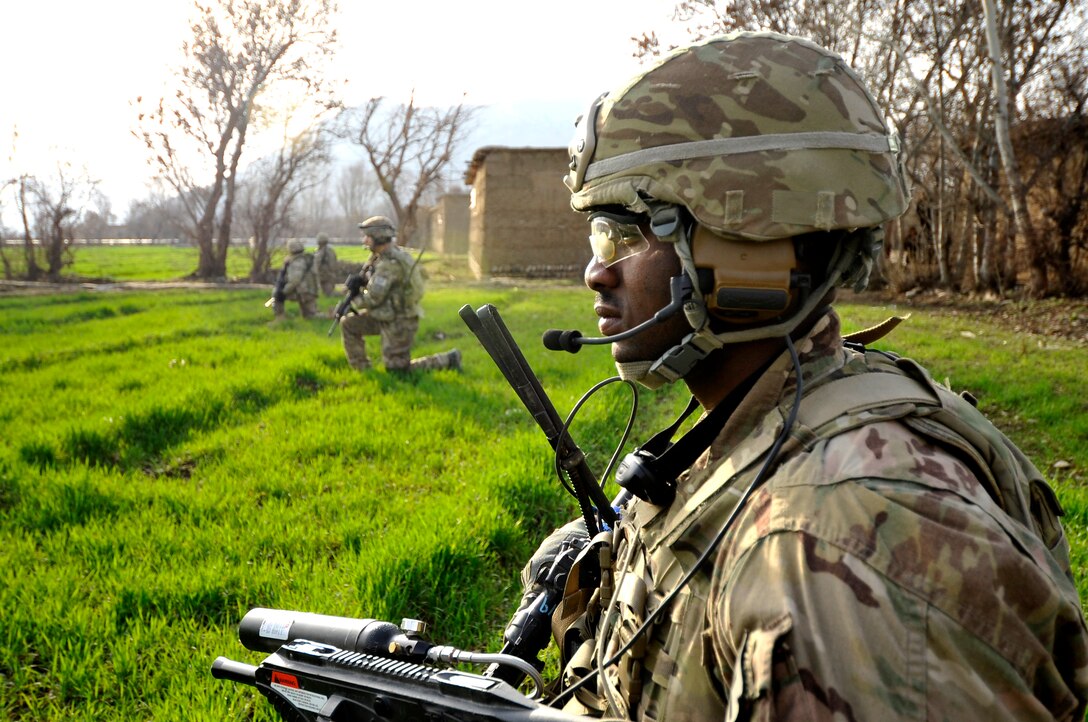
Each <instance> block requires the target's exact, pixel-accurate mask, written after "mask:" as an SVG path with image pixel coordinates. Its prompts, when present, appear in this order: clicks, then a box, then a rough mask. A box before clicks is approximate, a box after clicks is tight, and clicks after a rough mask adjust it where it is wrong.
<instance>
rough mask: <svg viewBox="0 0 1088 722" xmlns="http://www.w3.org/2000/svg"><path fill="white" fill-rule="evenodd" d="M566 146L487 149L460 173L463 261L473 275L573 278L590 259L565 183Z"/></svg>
mask: <svg viewBox="0 0 1088 722" xmlns="http://www.w3.org/2000/svg"><path fill="white" fill-rule="evenodd" d="M568 163H569V158H568V156H567V150H566V149H565V148H506V147H500V146H487V147H483V148H480V149H479V150H477V151H476V153H475V154H474V155H473V158H472V162H471V163H470V164H469V167H468V170H467V171H466V173H465V183H467V184H468V185H469V186H471V187H472V191H471V193H470V202H469V232H468V262H469V268H470V269H471V271H472V273H473V275H475V276H476V278H487V277H491V276H522V277H534V278H577V277H579V276H581V274H582V271H583V269H584V268H585V265H586V263H587V262H588V261H589V255H590V250H589V243H588V241H587V240H586V237H587V235H588V233H589V229H588V226H587V225H586V222H585V218H584V216H582V215H581V214H579V213H576V212H575V211H573V210H571V207H570V192H569V191H568V190H567V188H566V186H564V185H563V175H564V174H565V173H566V172H567V166H568Z"/></svg>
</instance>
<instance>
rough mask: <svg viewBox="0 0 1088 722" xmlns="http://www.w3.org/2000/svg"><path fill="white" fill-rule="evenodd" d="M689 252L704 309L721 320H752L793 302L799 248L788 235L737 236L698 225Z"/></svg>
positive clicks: (778, 311) (779, 312)
mask: <svg viewBox="0 0 1088 722" xmlns="http://www.w3.org/2000/svg"><path fill="white" fill-rule="evenodd" d="M691 251H692V259H693V261H694V263H695V269H696V273H697V274H698V276H699V285H700V290H701V292H702V293H703V299H704V301H705V303H706V307H707V310H708V311H709V312H710V314H711V316H713V317H714V318H716V319H718V320H719V321H725V322H727V323H732V324H742V325H751V324H755V323H761V322H763V321H769V320H771V319H774V318H778V317H780V316H782V315H783V314H784V313H786V312H787V311H788V310H789V309H790V308H791V307H793V306H794V301H795V300H796V298H797V293H796V289H795V281H796V278H797V273H796V272H797V253H796V251H795V249H794V245H793V240H792V239H789V238H778V239H773V240H769V241H759V242H756V241H738V240H733V239H729V238H724V237H723V236H719V235H717V234H715V233H713V232H712V231H710V230H708V229H707V228H706V227H704V226H701V225H697V226H696V228H695V232H694V234H693V237H692V241H691Z"/></svg>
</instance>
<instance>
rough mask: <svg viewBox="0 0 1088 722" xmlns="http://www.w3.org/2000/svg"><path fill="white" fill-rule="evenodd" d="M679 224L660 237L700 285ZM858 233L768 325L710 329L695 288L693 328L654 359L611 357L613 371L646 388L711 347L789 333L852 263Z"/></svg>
mask: <svg viewBox="0 0 1088 722" xmlns="http://www.w3.org/2000/svg"><path fill="white" fill-rule="evenodd" d="M683 225H684V224H682V223H680V224H678V226H677V227H676V228H675V229H673V232H672V233H671V234H669V236H668V237H663V238H662V237H660V236H659V239H660V240H662V241H666V242H672V243H674V246H673V247H674V248H675V249H676V255H677V256H679V258H680V265H681V267H682V268H683V270H684V273H685V274H686V275H688V276H689V277H691V279H692V282H693V284H694V285H693V287H694V288H695V289H699V283H698V275H697V273H696V271H695V263H694V261H693V260H692V257H691V244H690V241H689V238H690V235H689V233H688V231H687V229H685V228H684V227H683ZM861 242H862V241H861V238H860V236H859V235H858V234H851V235H850V236H849V237H848V238H847V240H846V242H844V243H842V244H840V245H839V247H838V249H837V250H836V252H835V256H834V258H833V259H832V261H831V265H830V268H829V271H828V274H827V278H826V279H825V280H824V282H823V283H821V284H820V285H819V286H818V287H817V288H815V289H813V291H812V293H810V294H809V295H808V298H807V299H806V300H805V303H804V304H803V305H802V306H801V307H800V308H798V309H797V310H796V311H795V312H794V313H793V314H792V315H790V317H789V318H787V319H785V320H783V321H780V322H778V323H776V324H773V325H770V326H755V327H752V328H744V329H738V330H736V331H723V332H722V333H713V332H712V331H711V330H710V325H709V323H708V320H709V314H708V312H707V309H706V303H705V302H704V301H703V296H702V293H701V292H700V291H699V290H696V291H695V293H694V294H693V295H692V298H691V299H690V300H689V301H688V302H686V303H685V304H684V315H685V317H686V318H687V321H688V324H689V325H691V327H692V329H693V331H692V332H691V333H689V334H688V335H687V336H685V337H684V338H683V339H682V340H681V341H680V343H679V344H677V345H675V346H673V347H672V348H670V349H669V350H667V351H665V353H663V354H662V355H661V356H659V357H658V358H657V359H656V360H654V361H628V362H620V361H617V362H616V371H617V372H618V373H619V376H620V378H621V379H623V380H625V381H637V382H638V383H640V384H642V385H643V386H645V387H646V388H649V389H657V388H660V387H662V386H664V385H665V384H667V383H672V382H673V381H677V380H679V379H682V378H684V376H686V375H687V374H688V373H689V372H690V371H691V370H692V369H693V368H695V366H696V364H698V363H699V362H700V361H702V360H703V359H704V358H706V357H707V356H708V355H709V354H710V353H711V352H712V351H714V350H716V349H719V348H721V347H722V346H725V345H726V344H735V343H744V342H747V341H756V340H760V339H765V338H779V337H784V336H789V335H790V334H791V333H792V332H793V331H794V330H795V329H796V328H797V326H798V325H800V323H801V322H802V321H803V320H805V319H806V318H807V317H808V316H809V314H811V313H812V312H813V311H815V310H816V307H817V306H819V305H820V303H821V302H822V301H823V299H824V296H826V295H827V293H828V292H829V291H830V290H831V289H832V288H834V287H835V286H836V285H837V284H838V283H839V280H840V279H841V278H842V275H843V273H844V272H845V271H846V269H847V267H848V266H850V265H851V264H852V263H853V262H854V257H855V256H856V255H857V253H858V246H859V244H860V243H861Z"/></svg>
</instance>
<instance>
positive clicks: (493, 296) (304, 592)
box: [0, 264, 1088, 721]
mask: <svg viewBox="0 0 1088 722" xmlns="http://www.w3.org/2000/svg"><path fill="white" fill-rule="evenodd" d="M436 265H440V264H436ZM159 274H160V275H159V276H157V277H159V278H161V277H162V275H161V271H160V272H159ZM88 275H91V274H88ZM99 275H102V274H99ZM266 298H267V293H266V292H264V291H261V290H232V291H158V292H126V293H118V292H113V293H94V292H81V293H73V294H65V295H53V296H25V297H12V296H0V345H2V347H0V384H2V386H0V388H3V394H2V396H0V425H2V427H3V429H4V445H3V447H2V454H0V569H2V570H3V572H2V574H3V578H2V584H0V614H2V615H3V619H4V624H3V626H2V631H0V683H2V687H0V716H6V718H8V719H20V720H21V719H26V720H70V719H71V720H151V719H153V720H158V721H161V720H192V719H208V720H211V719H215V720H243V719H244V720H272V719H275V717H274V714H273V711H272V708H271V706H270V705H268V704H267V702H266V701H265V700H264V699H263V698H262V697H260V696H259V695H258V694H257V693H256V692H255V690H252V689H250V688H243V687H241V686H239V685H235V684H231V683H227V682H221V681H218V680H214V679H212V678H211V676H210V674H209V671H208V670H209V667H210V664H211V662H212V660H213V659H214V658H215V657H216V656H219V655H226V656H229V657H232V658H235V659H239V660H242V661H247V662H250V663H256V662H257V661H258V660H259V659H260V658H261V655H259V654H254V653H250V652H247V651H246V650H244V649H243V648H242V647H241V645H240V644H239V643H238V641H237V638H236V636H235V631H234V627H235V625H236V624H237V622H238V620H239V619H241V617H242V615H243V614H244V613H245V612H246V611H247V610H248V609H250V608H252V607H256V606H265V607H276V608H289V609H299V610H305V611H312V612H319V613H323V614H333V615H344V616H352V617H373V618H378V619H387V620H391V621H394V622H398V621H399V620H400V618H401V617H415V618H419V619H423V620H425V621H427V622H428V623H430V624H431V633H430V636H431V637H432V638H433V639H435V640H438V641H441V642H444V643H449V644H454V645H457V646H461V647H462V648H469V649H484V648H487V649H492V650H493V649H496V648H497V647H498V646H499V641H500V640H499V635H500V633H501V629H502V627H503V624H504V623H505V621H506V619H507V617H508V615H509V614H510V612H511V611H512V607H513V605H514V603H515V601H516V597H517V594H518V589H517V573H518V570H519V569H520V568H521V565H522V564H523V563H524V561H525V559H526V558H527V557H528V555H529V554H530V553H531V551H532V550H533V549H534V548H535V545H536V542H537V541H538V540H539V538H540V537H541V536H542V535H543V534H544V533H546V532H547V531H549V530H550V529H551V528H552V527H553V526H555V525H557V524H560V523H562V522H564V521H566V520H567V519H569V518H572V517H573V516H574V515H575V514H576V513H577V509H576V506H575V504H574V503H573V501H572V500H571V499H570V498H569V497H567V496H565V495H564V493H563V492H562V490H561V489H560V486H559V484H558V482H557V481H555V479H554V474H553V472H552V470H551V467H552V460H551V454H550V448H549V447H548V445H547V442H546V441H545V439H544V437H543V435H542V434H541V433H540V432H539V430H538V429H537V427H536V426H535V424H534V423H533V422H532V420H531V419H530V418H529V416H528V414H527V413H526V412H525V410H524V408H523V407H522V406H521V405H520V402H519V401H518V400H517V397H516V396H515V394H514V392H513V391H512V390H511V389H510V388H509V387H508V386H507V385H506V383H505V381H504V380H503V379H502V377H501V375H500V374H499V372H498V370H497V369H496V368H495V366H494V364H493V363H492V362H491V360H490V358H489V357H488V356H487V355H486V353H485V352H484V351H483V350H482V349H481V348H480V347H479V346H478V344H477V343H476V340H475V338H474V337H473V336H472V335H471V333H470V332H469V331H468V330H467V328H466V327H465V326H464V324H463V323H462V322H461V320H460V319H459V318H458V316H457V310H458V309H459V308H460V307H461V306H462V305H463V304H470V305H471V306H473V307H474V308H475V307H477V306H479V305H480V304H482V303H493V304H495V305H496V306H497V307H498V308H499V310H500V312H501V313H502V315H503V317H504V318H505V320H506V321H507V324H508V325H509V326H510V328H511V330H512V331H513V333H514V336H515V338H516V339H517V340H518V341H519V342H520V343H521V345H522V347H523V350H524V352H525V354H526V356H527V358H528V360H529V362H530V363H531V364H532V366H533V367H534V369H535V370H536V371H537V373H538V375H539V376H540V378H541V380H542V383H543V385H544V387H545V388H546V389H547V390H548V392H549V393H550V394H551V396H552V398H553V400H554V402H555V405H556V407H557V408H558V409H559V411H560V413H561V414H565V413H566V412H567V411H568V410H569V409H570V408H572V407H573V405H574V404H575V403H576V402H577V401H578V399H579V398H580V396H581V395H582V394H583V392H585V391H586V390H587V389H588V388H590V387H591V386H592V385H593V384H594V383H596V382H597V381H599V380H601V379H603V378H605V377H607V376H610V375H611V374H612V373H613V370H612V365H611V362H610V360H609V357H608V352H607V351H606V350H604V349H603V348H590V349H585V350H583V351H582V352H581V353H580V354H578V355H577V356H570V355H567V354H556V353H551V352H548V351H545V350H544V349H543V347H541V345H540V344H539V342H538V340H537V339H539V335H540V332H541V331H542V330H544V329H545V328H549V327H565V328H583V329H592V327H593V315H592V311H591V303H590V296H589V294H588V293H587V292H585V291H584V290H582V289H580V288H579V287H577V286H574V285H566V286H564V285H563V284H558V285H556V284H552V285H551V286H548V287H545V286H543V285H531V284H526V285H523V286H520V287H515V286H493V287H492V286H487V285H482V284H472V285H470V284H456V285H454V284H435V285H434V286H433V287H432V289H431V290H430V292H429V293H428V295H427V297H426V299H425V307H426V311H427V315H426V317H425V318H424V320H423V323H422V325H421V329H420V335H419V343H418V345H417V348H416V350H415V353H416V354H417V355H423V354H427V353H433V352H437V351H442V350H446V349H449V348H451V347H454V346H456V347H458V348H460V349H461V350H462V352H463V354H464V371H463V372H461V373H456V372H449V371H443V372H436V373H432V374H429V375H423V376H418V377H413V378H408V379H400V378H394V377H392V376H390V375H387V374H385V373H384V372H381V371H376V372H372V373H369V374H367V375H361V374H358V373H355V372H353V371H351V370H350V369H349V368H348V367H347V365H346V363H345V361H344V359H343V355H342V351H341V348H340V343H339V338H338V335H334V336H333V337H332V338H328V337H327V336H326V330H327V328H328V325H329V323H328V321H327V320H312V321H304V320H302V319H299V318H297V306H294V305H293V304H289V305H288V310H289V312H290V313H293V314H295V316H293V317H292V318H289V319H288V320H287V321H286V322H282V323H272V322H271V319H270V316H271V314H270V312H269V311H268V309H265V308H264V307H263V302H264V300H265V299H266ZM332 303H333V299H326V300H325V301H324V307H325V308H328V307H329V306H331V305H332ZM895 311H896V309H889V308H876V307H863V306H850V307H846V308H845V309H844V311H843V315H844V318H845V319H846V325H847V327H848V329H856V328H860V327H863V326H867V325H870V324H872V323H874V322H876V321H878V320H882V319H883V318H884V317H886V316H887V315H889V314H890V313H892V312H895ZM964 323H966V322H965V321H963V320H955V319H947V318H943V317H940V316H937V315H934V314H929V313H920V312H916V313H915V314H914V315H913V316H912V318H911V319H910V321H909V322H908V323H907V324H906V326H905V327H901V328H900V329H899V330H897V331H895V332H894V333H893V334H892V336H891V337H889V339H888V340H887V341H886V342H881V343H880V344H878V346H879V347H881V348H887V349H890V350H894V351H897V352H900V353H904V354H906V355H910V356H912V357H913V358H916V359H918V360H919V361H921V362H922V363H924V364H925V365H927V366H929V367H930V368H931V370H932V371H933V372H934V375H935V376H936V377H937V378H939V379H945V378H947V379H948V380H949V381H950V383H951V385H952V386H953V388H956V389H962V388H968V389H971V390H972V391H974V392H975V393H976V395H978V396H979V397H980V398H981V407H982V408H983V410H984V411H986V412H987V413H988V414H989V415H990V416H991V417H992V418H994V419H995V420H996V421H997V422H998V424H999V425H1000V426H1001V427H1002V428H1003V429H1005V430H1006V431H1007V432H1008V433H1009V434H1010V436H1012V438H1013V439H1014V440H1015V441H1017V442H1018V443H1019V444H1021V445H1022V446H1023V447H1024V448H1025V449H1026V450H1028V451H1029V452H1030V453H1031V454H1032V455H1033V457H1034V458H1035V460H1036V462H1037V464H1038V465H1039V466H1040V468H1042V469H1043V470H1044V472H1047V473H1048V474H1049V475H1050V476H1051V478H1052V480H1053V482H1054V484H1055V486H1056V487H1057V489H1058V492H1059V496H1060V497H1061V499H1062V502H1063V504H1064V505H1065V507H1066V510H1067V517H1066V525H1067V531H1068V533H1069V535H1070V537H1071V541H1072V544H1073V549H1074V561H1075V565H1076V567H1077V572H1078V574H1079V578H1080V579H1081V581H1082V587H1081V589H1082V597H1085V593H1084V592H1085V587H1084V586H1083V582H1084V578H1085V574H1086V569H1085V566H1086V563H1088V560H1086V553H1088V539H1085V529H1086V528H1088V526H1086V521H1088V518H1086V517H1088V496H1086V495H1085V490H1084V488H1083V478H1082V471H1081V470H1083V469H1085V468H1086V465H1088V448H1086V445H1085V443H1084V441H1085V439H1086V438H1088V429H1086V425H1088V422H1086V419H1088V409H1086V402H1085V400H1084V398H1083V396H1082V394H1081V393H1080V390H1081V389H1082V388H1083V382H1082V376H1083V370H1084V369H1085V368H1088V351H1086V350H1085V349H1083V348H1079V349H1063V350H1054V349H1049V348H1045V347H1040V346H1039V345H1038V343H1037V342H1036V341H1035V340H1029V339H1023V338H1020V337H1016V336H1013V335H1012V334H1007V333H1004V332H1001V331H999V330H997V329H996V328H990V327H971V328H965V327H964V326H963V324H964ZM966 332H970V334H973V337H971V336H970V335H965V333H966ZM377 351H378V349H377V347H376V345H375V347H374V348H373V349H372V351H371V353H372V356H373V357H374V358H375V360H377V356H378V353H377ZM685 400H686V399H685V397H684V395H683V394H682V389H680V388H670V389H668V390H666V391H664V392H657V393H649V392H644V393H643V394H642V395H641V397H640V404H639V418H638V421H637V422H636V425H635V430H634V433H633V437H634V439H635V440H641V439H644V438H645V437H646V436H648V435H649V434H650V433H652V432H653V431H656V430H657V429H658V428H660V427H661V426H663V425H664V424H665V423H667V420H669V419H671V417H672V416H673V415H674V414H675V413H676V412H677V411H678V410H679V409H680V408H682V406H683V403H684V401H685ZM629 407H630V394H629V392H628V391H627V390H626V389H625V387H623V386H621V385H616V384H614V385H611V386H609V387H606V388H605V389H604V390H603V391H602V392H601V393H600V394H599V395H598V396H596V397H594V398H593V399H592V400H590V401H589V402H588V403H587V404H586V405H585V407H584V408H583V410H582V412H581V413H580V415H579V417H578V419H577V421H576V423H575V425H574V427H573V434H574V437H575V438H576V439H577V440H578V442H579V443H580V444H581V445H582V447H583V448H584V449H585V451H586V453H587V455H588V458H589V462H590V465H591V467H593V468H594V470H595V471H597V472H600V470H601V469H602V468H603V466H604V464H605V462H606V461H607V459H608V457H609V456H610V455H611V453H612V451H613V448H612V447H613V445H614V444H615V443H616V441H617V438H618V432H619V430H621V429H622V427H623V424H624V423H625V422H626V418H627V414H628V411H629ZM1059 461H1064V462H1066V463H1068V464H1070V466H1069V467H1064V466H1063V465H1059V466H1058V467H1055V466H1054V464H1055V463H1056V462H1059Z"/></svg>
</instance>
